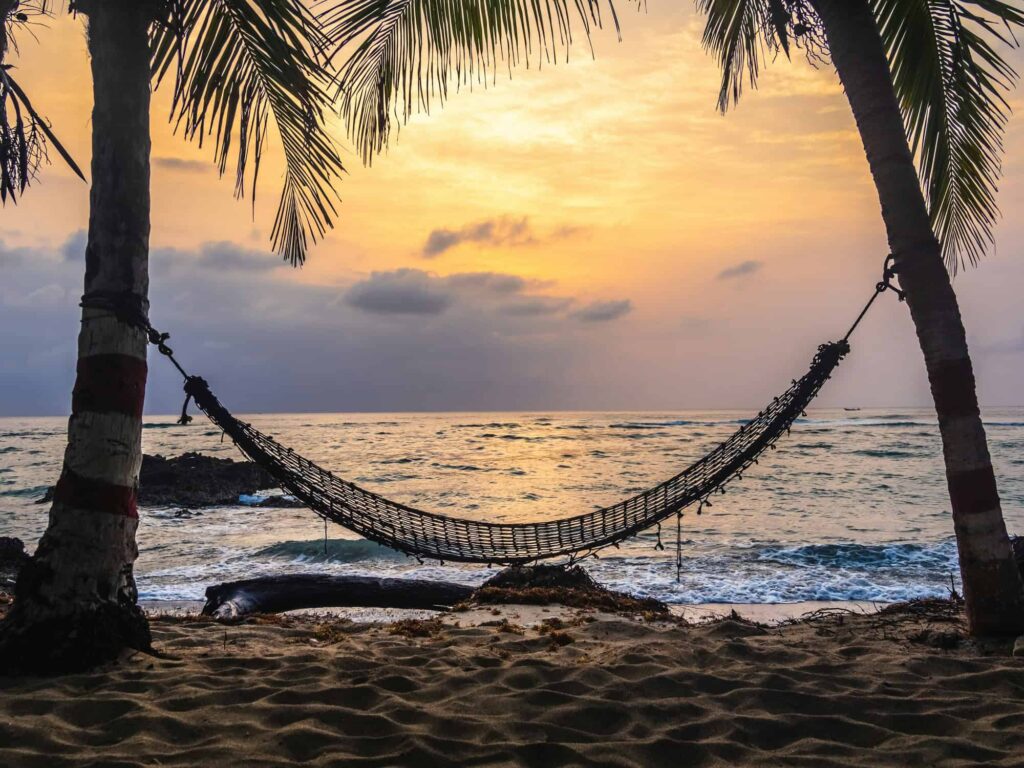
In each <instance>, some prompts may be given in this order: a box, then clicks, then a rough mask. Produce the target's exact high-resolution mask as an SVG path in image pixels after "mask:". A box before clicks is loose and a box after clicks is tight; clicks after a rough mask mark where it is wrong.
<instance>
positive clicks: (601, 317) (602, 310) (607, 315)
mask: <svg viewBox="0 0 1024 768" xmlns="http://www.w3.org/2000/svg"><path fill="white" fill-rule="evenodd" d="M632 309H633V302H631V301H630V300H629V299H621V300H618V301H595V302H592V303H590V304H588V305H587V306H585V307H583V308H581V309H578V310H576V311H575V312H573V313H572V316H573V317H574V318H575V319H576V320H579V321H580V322H583V323H606V322H608V321H610V320H617V319H618V318H620V317H622V316H623V315H626V314H628V313H629V312H631V311H632Z"/></svg>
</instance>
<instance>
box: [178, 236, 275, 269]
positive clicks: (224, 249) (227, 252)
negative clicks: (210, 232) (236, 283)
mask: <svg viewBox="0 0 1024 768" xmlns="http://www.w3.org/2000/svg"><path fill="white" fill-rule="evenodd" d="M195 261H196V265H197V266H199V267H202V268H205V269H255V270H260V271H263V270H269V269H275V268H277V267H279V266H281V260H280V259H279V258H277V257H276V256H274V255H273V254H271V253H268V252H267V251H260V250H254V249H252V248H243V247H242V246H240V245H236V244H235V243H230V242H226V241H221V242H214V243H203V245H202V246H200V248H199V256H198V258H197V259H196V260H195Z"/></svg>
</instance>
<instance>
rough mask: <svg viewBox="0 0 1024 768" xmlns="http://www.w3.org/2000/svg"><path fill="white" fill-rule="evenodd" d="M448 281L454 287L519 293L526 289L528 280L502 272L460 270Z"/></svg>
mask: <svg viewBox="0 0 1024 768" xmlns="http://www.w3.org/2000/svg"><path fill="white" fill-rule="evenodd" d="M445 280H446V282H447V283H448V284H449V285H451V286H452V287H454V288H465V289H469V290H474V291H479V290H483V291H489V292H492V293H497V294H510V293H519V292H520V291H523V290H525V288H526V285H527V284H526V280H525V279H523V278H522V277H520V276H519V275H509V274H505V273H502V272H460V273H458V274H455V275H449V276H448V277H447V278H445Z"/></svg>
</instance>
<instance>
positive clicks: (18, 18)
mask: <svg viewBox="0 0 1024 768" xmlns="http://www.w3.org/2000/svg"><path fill="white" fill-rule="evenodd" d="M46 13H48V6H47V2H46V0H37V2H35V3H27V4H24V5H20V4H19V3H17V2H2V1H0V203H6V202H7V200H8V199H10V200H11V201H12V202H14V203H16V202H17V201H18V197H20V196H21V195H22V194H23V193H24V192H25V189H26V188H27V187H28V186H29V184H30V183H31V182H32V180H33V179H34V178H35V176H36V173H37V172H38V170H39V166H40V165H42V164H43V163H44V162H47V161H48V159H49V157H48V152H47V150H48V148H50V147H52V148H53V149H55V150H56V151H57V154H59V155H60V156H61V158H63V160H64V162H65V163H67V165H68V167H69V168H71V170H72V171H73V172H74V173H75V175H76V176H78V177H79V178H80V179H82V180H83V181H84V180H85V176H84V174H83V173H82V170H81V169H80V168H79V167H78V164H77V163H76V162H75V161H74V159H73V158H72V157H71V154H70V153H69V152H68V151H67V150H66V149H65V148H64V145H63V144H61V142H60V140H59V139H58V138H57V136H56V134H54V132H53V130H52V129H51V128H50V124H49V123H48V122H47V121H46V119H45V118H43V117H42V116H41V115H40V114H39V113H38V112H37V111H36V110H35V107H33V106H32V102H31V101H29V98H28V95H27V94H26V93H25V91H24V90H22V88H21V86H19V85H18V83H17V81H16V80H15V79H14V75H13V74H12V73H11V70H12V66H11V65H10V64H5V63H4V59H5V58H6V56H7V54H8V52H9V51H11V50H17V45H16V43H15V37H14V32H15V29H16V28H17V27H18V26H21V25H25V24H27V23H28V22H29V20H30V18H31V17H32V16H40V15H45V14H46Z"/></svg>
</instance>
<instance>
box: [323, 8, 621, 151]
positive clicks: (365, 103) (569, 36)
mask: <svg viewBox="0 0 1024 768" xmlns="http://www.w3.org/2000/svg"><path fill="white" fill-rule="evenodd" d="M602 1H604V2H607V8H608V13H609V15H610V17H611V20H612V23H613V25H614V27H615V30H616V32H618V29H619V22H618V18H617V16H616V14H615V8H614V6H613V5H612V0H323V2H322V3H321V11H320V20H321V22H322V23H323V29H324V34H325V36H326V38H327V40H328V41H329V48H328V56H329V58H330V59H331V60H335V59H339V58H344V63H343V64H342V65H341V66H340V67H339V74H338V81H337V82H338V91H337V96H338V100H339V104H340V113H341V115H342V117H343V118H344V119H345V122H346V128H347V130H348V134H349V136H350V138H351V139H352V141H353V142H354V143H355V145H356V147H357V148H358V151H359V153H360V155H361V156H362V159H363V161H364V162H365V163H370V162H371V161H372V159H373V157H374V155H376V154H378V153H380V152H382V151H383V150H384V149H385V148H386V147H387V145H388V142H389V140H390V136H391V131H392V125H393V122H392V121H393V119H394V120H395V121H397V122H398V123H399V124H401V123H403V122H405V121H406V120H407V119H408V118H409V117H410V116H411V115H412V114H413V113H414V112H416V111H424V112H429V110H430V107H431V104H432V103H433V102H435V101H436V102H438V103H440V104H443V103H444V101H445V99H446V98H447V96H448V94H449V90H450V89H451V88H453V87H454V88H458V87H460V86H462V85H467V84H468V85H472V84H473V83H474V82H477V83H481V84H486V82H487V81H488V79H490V78H493V77H495V76H496V74H497V70H498V69H499V67H501V66H502V64H504V65H505V67H507V69H508V71H509V72H511V69H512V67H515V66H518V65H526V66H529V65H530V64H531V63H532V62H534V61H536V63H537V65H540V64H542V63H543V62H545V61H547V62H554V61H557V60H559V59H562V58H565V57H567V56H568V54H569V49H570V46H571V45H572V43H573V39H574V35H575V33H576V30H577V28H578V29H579V30H581V31H582V34H583V36H584V37H585V38H586V39H587V40H588V41H589V39H590V35H591V33H592V30H593V29H594V28H595V27H600V26H601V25H602V16H601V4H602ZM577 25H578V27H577Z"/></svg>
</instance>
